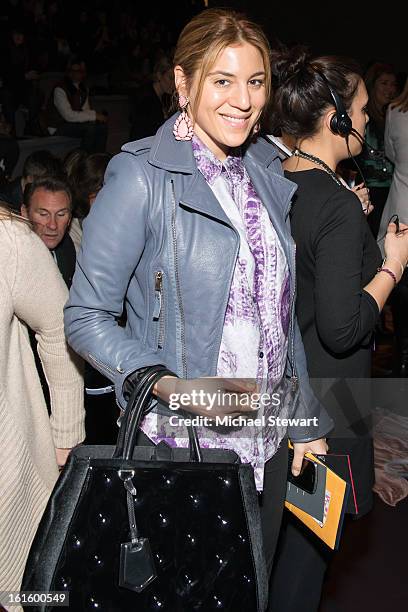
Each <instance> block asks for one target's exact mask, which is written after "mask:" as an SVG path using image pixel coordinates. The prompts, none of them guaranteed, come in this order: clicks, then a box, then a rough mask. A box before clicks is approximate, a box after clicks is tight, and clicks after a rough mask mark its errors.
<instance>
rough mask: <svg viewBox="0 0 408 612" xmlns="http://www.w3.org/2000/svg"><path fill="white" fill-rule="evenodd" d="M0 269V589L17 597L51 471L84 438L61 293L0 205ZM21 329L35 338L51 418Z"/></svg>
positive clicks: (57, 280) (37, 251) (31, 240)
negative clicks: (47, 391) (16, 593)
mask: <svg viewBox="0 0 408 612" xmlns="http://www.w3.org/2000/svg"><path fill="white" fill-rule="evenodd" d="M0 267H1V270H2V273H1V275H0V466H1V468H0V590H1V591H18V590H19V588H20V585H21V580H22V576H23V572H24V567H25V563H26V560H27V556H28V552H29V549H30V546H31V542H32V540H33V537H34V535H35V532H36V529H37V526H38V523H39V521H40V518H41V516H42V514H43V511H44V509H45V506H46V504H47V501H48V498H49V496H50V493H51V491H52V489H53V486H54V484H55V482H56V480H57V478H58V468H61V467H62V466H63V465H64V464H65V461H66V460H67V457H68V455H69V452H70V450H71V448H72V447H74V446H76V445H77V444H79V443H80V442H81V441H82V440H83V439H84V437H85V429H84V402H83V392H84V391H83V378H82V366H83V364H82V361H81V360H80V359H79V358H78V357H77V356H76V355H75V354H74V353H72V352H71V350H70V349H69V348H68V346H67V344H66V341H65V336H64V327H63V306H64V304H65V302H66V300H67V296H68V290H67V288H66V286H65V283H64V281H63V280H62V277H61V275H60V273H59V271H58V268H57V266H56V265H55V263H54V261H53V259H52V256H51V255H50V253H49V251H48V249H47V247H46V246H45V245H44V244H43V242H42V241H41V239H40V238H39V237H38V236H37V235H36V234H35V233H34V232H33V231H32V230H31V228H30V224H29V223H28V222H26V221H24V220H22V219H21V218H20V217H18V216H16V215H13V214H12V213H11V212H9V211H8V210H7V209H6V208H4V207H2V206H0ZM27 326H29V327H30V328H31V329H33V330H34V331H35V334H36V340H37V342H38V353H39V355H40V358H41V361H42V364H43V367H44V372H45V374H46V377H47V381H48V385H49V389H50V396H51V415H49V414H48V411H47V407H46V404H45V400H44V396H43V392H42V388H41V384H40V380H39V378H38V374H37V370H36V367H35V362H34V355H33V352H32V350H31V347H30V343H29V339H28V330H27ZM13 609H14V608H13Z"/></svg>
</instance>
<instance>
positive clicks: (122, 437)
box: [112, 365, 166, 459]
mask: <svg viewBox="0 0 408 612" xmlns="http://www.w3.org/2000/svg"><path fill="white" fill-rule="evenodd" d="M165 369H166V367H165V366H164V365H154V366H151V367H149V368H148V369H147V370H146V372H145V373H144V374H143V376H141V377H140V379H139V381H138V383H137V385H136V386H135V388H134V389H133V390H132V393H131V394H130V397H129V399H128V402H127V404H126V408H125V412H124V413H123V416H122V418H121V420H120V428H119V433H118V438H117V441H116V448H115V452H114V453H113V455H112V457H113V458H114V459H116V458H118V457H122V456H123V449H124V446H125V441H126V432H128V424H129V420H130V417H131V414H132V411H133V409H134V407H135V404H136V400H137V396H138V395H139V393H140V391H141V390H142V388H143V386H144V385H145V384H146V382H147V381H148V380H149V378H150V376H151V375H152V374H153V373H154V372H161V371H163V370H165Z"/></svg>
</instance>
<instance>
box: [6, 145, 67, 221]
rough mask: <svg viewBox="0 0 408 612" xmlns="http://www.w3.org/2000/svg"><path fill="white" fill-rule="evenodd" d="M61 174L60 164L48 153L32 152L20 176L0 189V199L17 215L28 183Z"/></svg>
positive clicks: (44, 151) (42, 151)
mask: <svg viewBox="0 0 408 612" xmlns="http://www.w3.org/2000/svg"><path fill="white" fill-rule="evenodd" d="M61 172H62V167H61V162H60V161H59V160H58V159H57V158H56V157H54V156H53V155H52V153H50V152H49V151H46V150H45V149H44V150H41V151H34V153H31V155H29V156H28V157H27V159H26V160H25V162H24V166H23V174H22V176H18V177H17V178H15V179H14V180H13V181H11V182H10V183H6V184H5V185H2V186H1V187H0V199H1V200H2V201H3V202H5V203H6V204H7V205H8V206H9V208H11V209H12V210H13V211H14V212H17V213H19V212H20V209H21V205H22V204H23V193H24V189H25V186H26V185H28V183H32V182H33V181H35V180H37V179H39V178H42V177H44V176H58V175H60V174H61Z"/></svg>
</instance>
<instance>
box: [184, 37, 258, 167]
mask: <svg viewBox="0 0 408 612" xmlns="http://www.w3.org/2000/svg"><path fill="white" fill-rule="evenodd" d="M180 70H181V69H180ZM180 70H178V68H176V72H175V74H176V84H177V85H178V87H177V88H178V91H179V93H183V92H184V91H185V90H184V89H183V85H182V76H181V73H180ZM199 80H200V75H199V71H197V72H196V74H195V75H194V78H193V82H192V84H191V88H190V90H189V91H187V92H186V93H187V95H188V96H189V98H190V105H189V109H188V110H189V113H190V115H191V116H192V119H193V122H194V132H195V134H196V135H197V136H198V138H200V140H201V141H202V142H203V143H204V144H205V145H206V146H207V147H208V148H209V149H210V150H211V151H212V152H213V153H214V155H216V157H218V158H219V159H221V160H223V159H225V158H226V156H227V155H228V152H229V150H230V148H232V147H239V146H241V145H242V144H243V143H244V142H245V141H246V140H247V138H248V136H249V135H250V134H251V133H252V130H253V127H254V126H255V124H256V122H257V121H258V119H259V117H260V115H261V112H262V109H263V107H264V106H265V102H266V90H265V67H264V63H263V59H262V55H261V53H260V52H259V50H258V49H257V48H256V47H254V46H253V45H250V44H249V43H242V44H239V45H234V46H230V47H226V48H225V49H224V50H223V51H221V53H220V54H219V55H218V57H217V59H216V61H215V63H214V64H213V66H212V67H211V68H210V70H209V72H208V74H207V76H206V77H205V79H204V83H203V88H202V91H201V95H200V98H199V100H198V103H197V100H196V97H197V89H198V83H199ZM192 108H193V109H194V111H192V110H191V109H192Z"/></svg>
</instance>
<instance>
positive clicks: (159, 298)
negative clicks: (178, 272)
mask: <svg viewBox="0 0 408 612" xmlns="http://www.w3.org/2000/svg"><path fill="white" fill-rule="evenodd" d="M154 295H155V303H154V311H153V320H154V321H158V322H159V336H158V339H157V346H158V348H163V344H164V292H163V272H162V271H161V270H159V271H158V272H155V273H154Z"/></svg>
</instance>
